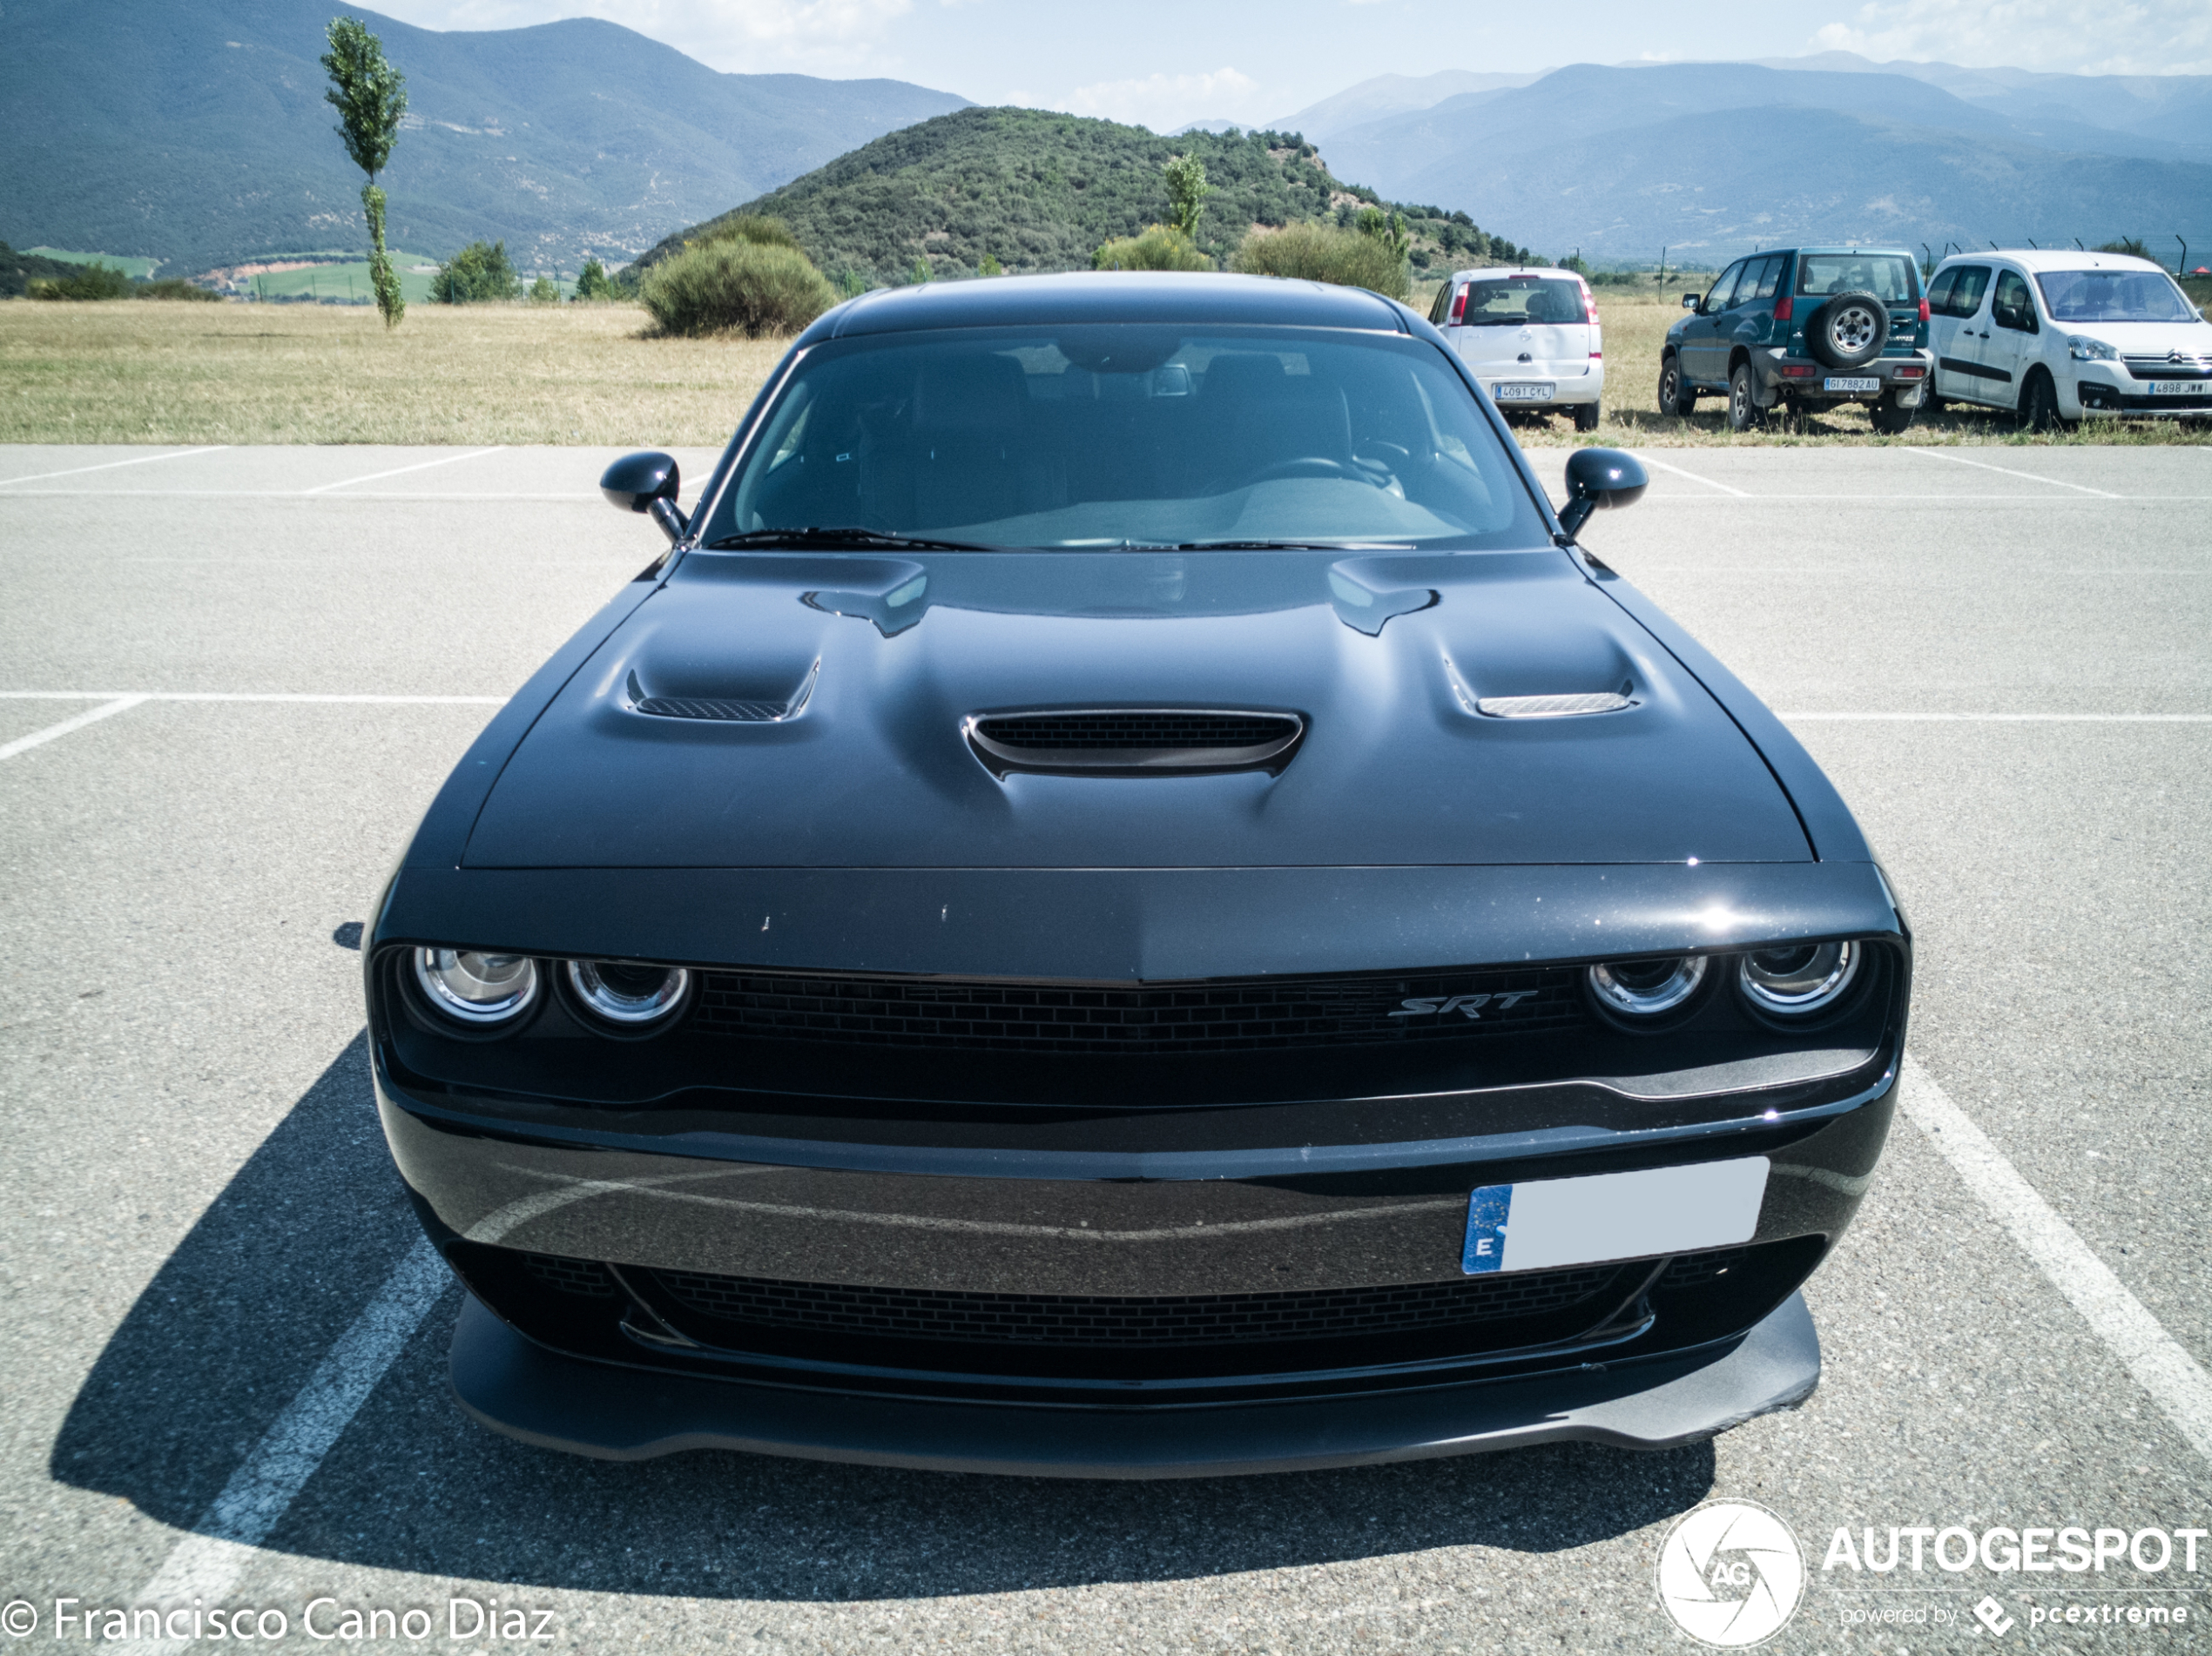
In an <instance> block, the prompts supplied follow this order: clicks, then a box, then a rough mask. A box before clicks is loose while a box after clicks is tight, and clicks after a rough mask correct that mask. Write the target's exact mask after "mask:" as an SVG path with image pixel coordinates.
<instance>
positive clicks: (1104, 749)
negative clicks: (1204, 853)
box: [961, 707, 1305, 777]
mask: <svg viewBox="0 0 2212 1656" xmlns="http://www.w3.org/2000/svg"><path fill="white" fill-rule="evenodd" d="M961 730H962V732H963V733H964V734H965V735H966V736H967V737H968V746H969V747H970V748H972V749H974V752H975V757H977V758H979V759H981V761H982V762H983V764H985V766H986V767H988V769H989V771H991V773H992V774H993V775H995V776H999V777H1004V776H1006V775H1007V774H1008V773H1009V772H1011V771H1037V772H1048V773H1052V774H1056V775H1062V776H1123V777H1132V776H1146V777H1150V776H1192V775H1207V774H1218V773H1220V772H1222V771H1267V772H1269V773H1271V774H1272V773H1275V772H1278V771H1281V770H1282V769H1283V767H1284V766H1285V765H1286V764H1289V763H1290V762H1291V757H1292V756H1293V755H1294V754H1295V753H1296V752H1297V751H1298V743H1299V742H1300V741H1301V740H1302V739H1303V738H1304V737H1305V720H1304V719H1303V718H1301V717H1298V715H1297V714H1296V713H1253V712H1245V711H1240V710H1226V709H1211V708H1182V707H1101V708H1076V709H1068V710H1059V709H1054V710H1039V711H1036V712H1023V713H979V714H974V715H972V716H970V717H968V718H967V719H966V720H964V721H963V722H962V724H961Z"/></svg>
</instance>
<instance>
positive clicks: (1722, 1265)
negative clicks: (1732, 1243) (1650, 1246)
mask: <svg viewBox="0 0 2212 1656" xmlns="http://www.w3.org/2000/svg"><path fill="white" fill-rule="evenodd" d="M1755 1251H1757V1250H1755V1249H1750V1248H1723V1249H1718V1250H1716V1252H1713V1253H1710V1254H1684V1255H1682V1256H1681V1257H1680V1258H1678V1259H1676V1261H1675V1262H1674V1263H1672V1264H1671V1265H1669V1266H1668V1267H1667V1269H1666V1271H1665V1273H1664V1274H1663V1275H1662V1276H1661V1277H1660V1278H1659V1284H1658V1285H1659V1287H1660V1288H1661V1289H1677V1288H1703V1286H1704V1285H1705V1284H1706V1283H1708V1282H1712V1281H1714V1280H1715V1279H1716V1278H1717V1277H1722V1276H1727V1275H1728V1274H1729V1272H1730V1271H1732V1270H1735V1269H1738V1268H1739V1267H1741V1266H1742V1265H1743V1262H1745V1261H1747V1260H1748V1259H1750V1257H1751V1255H1752V1254H1753V1253H1754V1252H1755Z"/></svg>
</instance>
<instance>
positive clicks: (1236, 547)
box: [1176, 541, 1413, 552]
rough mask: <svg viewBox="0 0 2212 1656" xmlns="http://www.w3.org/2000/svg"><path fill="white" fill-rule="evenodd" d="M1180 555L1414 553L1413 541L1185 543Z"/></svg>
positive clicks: (1178, 548)
mask: <svg viewBox="0 0 2212 1656" xmlns="http://www.w3.org/2000/svg"><path fill="white" fill-rule="evenodd" d="M1176 550H1177V551H1178V552H1411V551H1412V550H1413V543H1412V542H1410V541H1185V542H1183V543H1182V544H1181V545H1180V546H1178V547H1177V548H1176Z"/></svg>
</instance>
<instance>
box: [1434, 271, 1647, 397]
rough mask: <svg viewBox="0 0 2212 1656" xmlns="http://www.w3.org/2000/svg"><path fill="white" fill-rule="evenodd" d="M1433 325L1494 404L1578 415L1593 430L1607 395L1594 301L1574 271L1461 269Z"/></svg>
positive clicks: (1444, 290)
mask: <svg viewBox="0 0 2212 1656" xmlns="http://www.w3.org/2000/svg"><path fill="white" fill-rule="evenodd" d="M1428 320H1430V321H1432V322H1433V323H1435V324H1436V326H1438V327H1439V328H1441V329H1442V330H1443V333H1444V337H1445V338H1446V339H1447V340H1450V341H1451V342H1452V348H1453V350H1455V351H1457V352H1458V353H1460V360H1462V361H1464V362H1465V363H1466V364H1467V367H1469V368H1470V369H1471V370H1473V371H1474V377H1475V378H1476V379H1478V380H1480V381H1481V382H1482V388H1483V389H1484V390H1485V391H1487V392H1488V393H1489V394H1490V400H1491V401H1493V402H1494V403H1496V404H1497V405H1498V407H1500V408H1501V409H1504V410H1507V411H1508V412H1510V411H1511V410H1513V409H1515V408H1534V409H1538V410H1550V409H1554V408H1556V409H1558V410H1559V411H1560V412H1561V413H1562V414H1573V415H1574V416H1575V430H1577V431H1595V430H1596V429H1597V421H1598V406H1599V402H1600V400H1601V399H1602V396H1603V394H1604V392H1605V355H1604V353H1603V351H1602V349H1601V348H1600V347H1601V341H1600V340H1599V337H1598V323H1597V301H1596V300H1595V299H1593V298H1591V297H1590V286H1589V284H1588V282H1586V281H1584V280H1583V279H1581V277H1580V276H1577V275H1576V274H1575V273H1574V272H1573V271H1571V270H1552V269H1546V270H1462V271H1455V272H1454V273H1453V276H1452V279H1451V280H1450V281H1448V282H1446V283H1445V284H1444V286H1441V287H1440V288H1439V289H1437V292H1436V303H1435V304H1434V305H1433V306H1431V307H1430V309H1429V313H1428Z"/></svg>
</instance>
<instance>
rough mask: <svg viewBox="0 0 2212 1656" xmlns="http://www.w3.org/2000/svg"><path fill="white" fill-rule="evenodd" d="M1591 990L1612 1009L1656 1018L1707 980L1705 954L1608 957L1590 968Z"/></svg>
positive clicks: (1670, 1010)
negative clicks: (1622, 958)
mask: <svg viewBox="0 0 2212 1656" xmlns="http://www.w3.org/2000/svg"><path fill="white" fill-rule="evenodd" d="M1589 979H1590V993H1591V995H1592V997H1593V998H1595V1000H1596V1001H1597V1003H1598V1005H1599V1006H1602V1007H1604V1008H1605V1010H1607V1011H1608V1012H1613V1013H1620V1014H1621V1015H1622V1017H1626V1018H1656V1017H1657V1016H1658V1015H1659V1014H1660V1013H1662V1012H1672V1011H1673V1010H1674V1009H1675V1008H1676V1006H1681V1005H1682V1004H1683V1001H1685V1000H1689V998H1690V996H1692V995H1694V994H1696V993H1697V986H1698V985H1699V984H1701V983H1703V982H1704V981H1705V957H1704V956H1703V955H1702V954H1679V955H1676V956H1674V957H1673V958H1672V959H1664V960H1608V961H1607V962H1606V963H1605V964H1604V965H1602V966H1592V967H1591V968H1590V969H1589Z"/></svg>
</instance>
